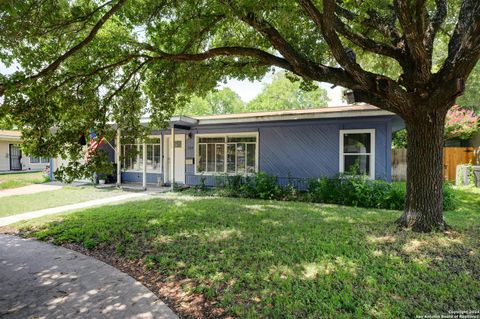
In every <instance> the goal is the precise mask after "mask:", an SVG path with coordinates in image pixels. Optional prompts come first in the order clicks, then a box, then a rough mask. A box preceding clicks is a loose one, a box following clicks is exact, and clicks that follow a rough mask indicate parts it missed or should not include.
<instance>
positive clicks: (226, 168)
mask: <svg viewBox="0 0 480 319" xmlns="http://www.w3.org/2000/svg"><path fill="white" fill-rule="evenodd" d="M195 141H196V147H195V154H196V166H195V172H196V173H199V174H238V175H245V174H252V173H255V172H256V171H257V170H258V134H257V133H248V134H245V133H242V134H227V135H201V134H200V135H199V134H197V135H196V137H195Z"/></svg>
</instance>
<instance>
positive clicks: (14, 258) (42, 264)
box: [0, 234, 177, 319]
mask: <svg viewBox="0 0 480 319" xmlns="http://www.w3.org/2000/svg"><path fill="white" fill-rule="evenodd" d="M0 283H1V284H0V317H1V318H69V319H72V318H160V319H162V318H164V319H167V318H168V319H171V318H172V319H173V318H177V316H176V315H175V314H174V313H173V312H172V311H171V310H170V309H169V308H168V307H167V306H166V305H165V304H164V303H163V302H162V301H161V300H159V299H158V298H157V297H156V296H155V295H154V294H153V293H152V292H151V291H150V290H148V289H147V288H146V287H145V286H143V285H142V284H140V283H139V282H137V281H135V280H134V279H133V278H132V277H130V276H128V275H127V274H125V273H123V272H121V271H119V270H117V269H116V268H113V267H111V266H109V265H107V264H105V263H103V262H101V261H99V260H97V259H94V258H92V257H88V256H85V255H82V254H80V253H77V252H75V251H72V250H69V249H66V248H63V247H57V246H54V245H51V244H48V243H44V242H40V241H36V240H29V239H22V238H19V237H16V236H10V235H2V234H0Z"/></svg>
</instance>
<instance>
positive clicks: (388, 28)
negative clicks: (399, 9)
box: [335, 5, 402, 48]
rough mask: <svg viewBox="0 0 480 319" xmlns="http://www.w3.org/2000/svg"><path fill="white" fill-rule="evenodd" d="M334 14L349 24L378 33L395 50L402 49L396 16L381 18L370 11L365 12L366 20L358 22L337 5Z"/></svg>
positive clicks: (357, 18) (354, 14) (353, 15)
mask: <svg viewBox="0 0 480 319" xmlns="http://www.w3.org/2000/svg"><path fill="white" fill-rule="evenodd" d="M335 13H336V14H337V16H339V17H343V18H345V19H347V20H349V21H351V22H358V23H360V24H361V25H363V26H364V27H366V28H368V29H373V30H376V31H378V32H379V33H380V34H382V35H383V36H384V37H386V38H388V39H390V42H391V43H392V44H393V45H394V46H395V47H397V48H401V47H402V45H401V42H402V34H401V33H400V31H398V29H397V27H396V25H395V24H396V21H397V16H396V14H393V15H392V17H382V16H380V14H379V13H378V12H377V11H375V10H373V9H370V10H368V12H367V14H368V16H369V18H368V19H364V20H361V21H357V20H360V18H359V17H358V15H357V14H356V13H353V12H352V11H350V10H347V9H345V8H343V7H340V6H339V5H337V7H336V9H335Z"/></svg>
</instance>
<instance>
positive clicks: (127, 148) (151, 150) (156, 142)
mask: <svg viewBox="0 0 480 319" xmlns="http://www.w3.org/2000/svg"><path fill="white" fill-rule="evenodd" d="M160 141H161V139H160V138H150V139H148V140H147V141H146V142H145V146H146V148H147V158H146V161H147V172H160V171H161V168H162V162H161V158H162V154H161V147H160V145H161V144H160ZM122 159H123V168H124V169H125V170H128V171H142V170H143V144H141V143H138V144H125V145H122Z"/></svg>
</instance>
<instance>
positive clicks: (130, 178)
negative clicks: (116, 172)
mask: <svg viewBox="0 0 480 319" xmlns="http://www.w3.org/2000/svg"><path fill="white" fill-rule="evenodd" d="M142 176H143V175H142V172H128V171H127V172H122V182H127V183H141V182H142ZM159 181H160V182H162V181H163V174H162V173H147V184H157V183H158V182H159Z"/></svg>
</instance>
